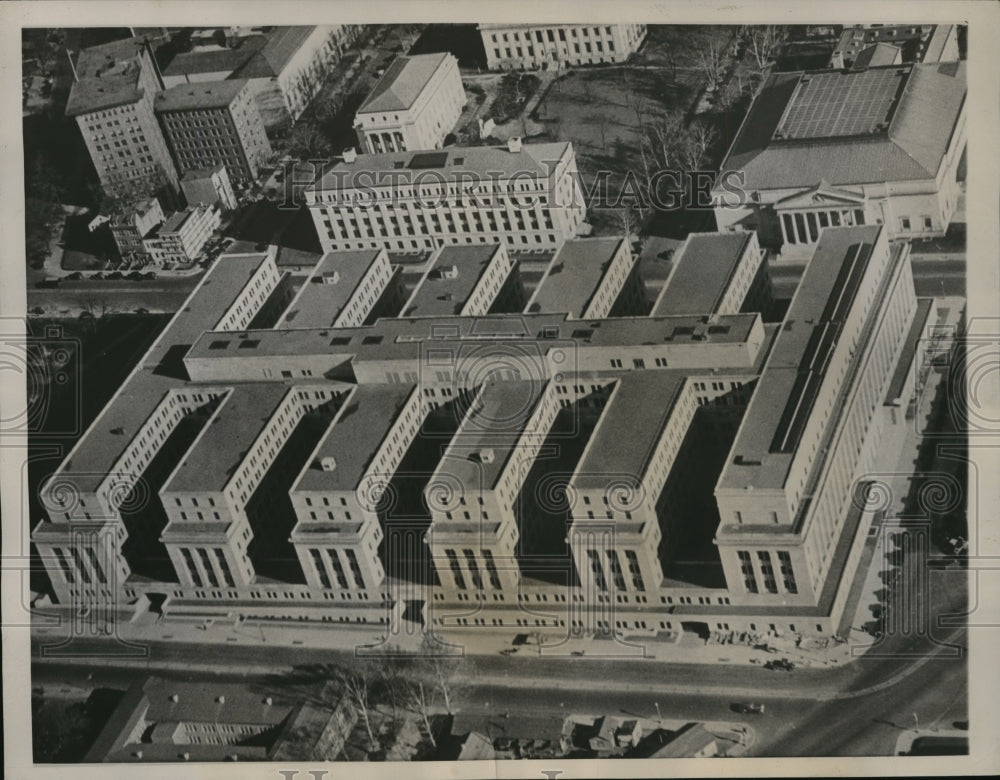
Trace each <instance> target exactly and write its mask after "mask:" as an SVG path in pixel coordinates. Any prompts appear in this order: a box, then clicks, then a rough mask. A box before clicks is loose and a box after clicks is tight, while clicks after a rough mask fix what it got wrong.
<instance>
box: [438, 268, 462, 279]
mask: <svg viewBox="0 0 1000 780" xmlns="http://www.w3.org/2000/svg"><path fill="white" fill-rule="evenodd" d="M441 278H442V279H457V278H458V266H457V265H453V266H451V268H445V269H443V270H442V271H441Z"/></svg>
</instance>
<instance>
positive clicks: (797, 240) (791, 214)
mask: <svg viewBox="0 0 1000 780" xmlns="http://www.w3.org/2000/svg"><path fill="white" fill-rule="evenodd" d="M788 216H789V220H790V221H791V223H792V235H793V236H794V237H795V240H794V241H792V243H793V244H801V243H802V239H801V238H799V226H798V223H797V222H796V219H795V216H796V214H795V212H789V214H788Z"/></svg>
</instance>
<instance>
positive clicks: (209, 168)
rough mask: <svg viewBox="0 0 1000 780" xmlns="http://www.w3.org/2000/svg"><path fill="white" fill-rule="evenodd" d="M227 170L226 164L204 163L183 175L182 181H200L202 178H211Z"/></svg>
mask: <svg viewBox="0 0 1000 780" xmlns="http://www.w3.org/2000/svg"><path fill="white" fill-rule="evenodd" d="M224 170H226V164H225V163H222V162H219V163H216V164H215V165H203V166H201V167H199V168H190V169H189V170H188V171H187V172H186V173H185V174H184V175H183V176H182V177H181V181H199V180H201V179H210V178H212V177H213V176H214V175H215V174H217V173H221V172H222V171H224Z"/></svg>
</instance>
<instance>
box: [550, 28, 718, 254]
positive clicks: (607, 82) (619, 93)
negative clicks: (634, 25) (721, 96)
mask: <svg viewBox="0 0 1000 780" xmlns="http://www.w3.org/2000/svg"><path fill="white" fill-rule="evenodd" d="M735 29H736V28H733V27H728V28H720V27H707V26H691V27H683V28H682V27H661V26H651V27H650V28H649V34H648V38H647V41H646V42H645V44H644V45H643V47H642V49H641V50H640V51H639V52H638V53H637V54H636V55H635V57H634V58H633V61H632V63H630V64H629V65H616V66H598V67H591V68H578V69H575V70H573V71H570V72H568V73H567V74H566V75H564V76H563V77H562V78H560V79H558V80H557V81H555V82H554V83H553V84H552V85H551V86H550V87H549V89H548V91H547V93H546V94H545V96H544V98H543V99H542V100H541V102H540V103H539V106H538V108H537V109H536V111H535V113H534V116H533V117H532V118H533V119H536V120H537V121H538V122H539V123H540V124H542V125H543V126H545V128H546V136H547V139H546V140H563V141H572V142H573V144H574V146H575V148H576V154H577V165H578V166H579V169H580V173H581V176H582V180H583V185H584V188H585V190H586V191H588V192H590V190H591V188H593V186H594V183H595V181H596V180H597V177H598V176H599V175H601V176H607V179H606V182H607V187H608V191H609V192H610V193H612V194H615V193H617V192H618V191H619V190H620V188H621V186H622V184H623V183H624V182H625V181H626V176H627V175H628V172H630V171H631V172H633V174H634V175H635V176H637V177H639V178H642V177H643V175H644V166H643V161H642V155H641V152H640V148H639V145H640V138H641V137H642V133H643V127H649V126H651V125H655V124H657V123H659V122H661V121H662V120H663V119H664V118H665V117H667V116H669V115H672V114H678V113H679V114H687V113H688V112H690V111H691V110H692V109H693V108H694V105H695V103H696V101H697V99H698V96H699V94H700V93H701V90H702V88H703V87H704V85H705V82H706V75H705V71H704V69H703V67H702V65H701V63H700V61H699V57H698V52H699V51H700V50H701V49H702V48H704V47H705V46H707V45H708V44H709V42H711V41H715V42H717V43H719V42H725V41H728V40H729V39H730V38H731V37H732V36H733V35H734V34H735ZM533 140H535V139H533ZM537 140H543V139H537ZM650 164H651V165H652V161H650ZM604 171H607V172H608V173H607V174H604V173H603V172H604ZM590 218H591V222H592V224H594V228H595V233H596V234H598V235H600V234H610V233H620V232H621V226H620V223H619V221H618V217H617V214H616V213H615V212H614V211H610V210H608V209H595V210H594V211H592V212H591V215H590Z"/></svg>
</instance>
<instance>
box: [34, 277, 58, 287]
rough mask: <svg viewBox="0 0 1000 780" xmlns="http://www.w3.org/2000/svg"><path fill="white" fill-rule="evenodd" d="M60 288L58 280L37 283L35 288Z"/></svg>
mask: <svg viewBox="0 0 1000 780" xmlns="http://www.w3.org/2000/svg"><path fill="white" fill-rule="evenodd" d="M58 286H59V280H58V279H42V280H41V281H38V282H35V287H40V288H42V289H43V290H44V289H51V288H53V287H58Z"/></svg>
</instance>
